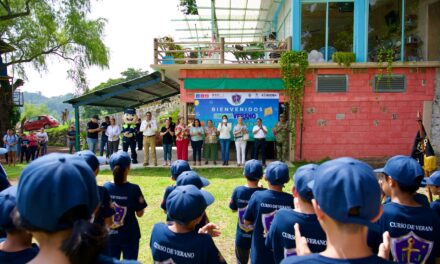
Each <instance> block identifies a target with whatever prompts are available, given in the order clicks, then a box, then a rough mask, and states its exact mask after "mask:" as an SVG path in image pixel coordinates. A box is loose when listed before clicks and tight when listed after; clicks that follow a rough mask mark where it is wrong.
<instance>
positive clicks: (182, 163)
mask: <svg viewBox="0 0 440 264" xmlns="http://www.w3.org/2000/svg"><path fill="white" fill-rule="evenodd" d="M170 170H171V178H173V179H174V180H175V179H177V177H179V175H180V174H181V173H182V172H184V171H190V170H191V167H190V166H189V163H188V161H186V160H176V161H174V162H173V163H172V164H171V168H170Z"/></svg>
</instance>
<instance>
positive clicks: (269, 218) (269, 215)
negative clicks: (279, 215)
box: [261, 211, 277, 237]
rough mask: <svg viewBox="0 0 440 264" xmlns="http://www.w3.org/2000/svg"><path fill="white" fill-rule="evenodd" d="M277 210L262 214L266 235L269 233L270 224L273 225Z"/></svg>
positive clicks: (264, 233)
mask: <svg viewBox="0 0 440 264" xmlns="http://www.w3.org/2000/svg"><path fill="white" fill-rule="evenodd" d="M276 212H277V211H273V212H271V213H267V214H262V215H261V222H262V223H263V229H264V230H263V235H264V237H266V235H267V233H269V230H270V226H271V225H272V221H273V219H274V218H275V214H276Z"/></svg>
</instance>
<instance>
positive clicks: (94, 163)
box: [75, 150, 105, 171]
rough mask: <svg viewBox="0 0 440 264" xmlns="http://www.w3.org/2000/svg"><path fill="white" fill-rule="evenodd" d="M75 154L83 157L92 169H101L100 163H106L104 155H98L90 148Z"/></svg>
mask: <svg viewBox="0 0 440 264" xmlns="http://www.w3.org/2000/svg"><path fill="white" fill-rule="evenodd" d="M75 155H76V156H79V157H81V158H83V159H84V160H85V161H86V162H87V164H89V166H90V168H91V169H92V171H96V170H97V169H99V165H102V164H105V158H104V157H96V155H95V153H93V152H92V151H90V150H82V151H79V152H77V153H75Z"/></svg>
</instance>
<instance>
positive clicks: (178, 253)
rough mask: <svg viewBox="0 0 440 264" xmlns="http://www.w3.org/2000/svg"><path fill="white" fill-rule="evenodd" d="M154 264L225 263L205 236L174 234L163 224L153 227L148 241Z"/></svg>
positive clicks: (209, 239) (209, 238)
mask: <svg viewBox="0 0 440 264" xmlns="http://www.w3.org/2000/svg"><path fill="white" fill-rule="evenodd" d="M150 248H151V253H152V255H153V260H154V263H158V264H159V263H178V264H193V263H209V264H216V263H226V262H225V260H224V258H223V256H222V255H221V253H220V252H219V251H218V249H217V247H216V246H215V244H214V241H213V240H212V237H211V236H209V235H207V234H198V233H197V232H188V233H174V232H173V231H171V230H170V229H169V228H168V226H167V225H166V224H164V223H157V224H155V225H154V226H153V230H152V231H151V240H150Z"/></svg>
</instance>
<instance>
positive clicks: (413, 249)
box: [391, 231, 434, 263]
mask: <svg viewBox="0 0 440 264" xmlns="http://www.w3.org/2000/svg"><path fill="white" fill-rule="evenodd" d="M433 246H434V243H433V242H432V241H429V240H426V239H423V238H421V237H419V236H418V235H416V234H415V233H414V232H412V231H411V232H409V233H408V234H406V235H404V236H401V237H398V238H392V239H391V253H392V254H393V257H394V261H396V262H399V263H425V262H426V260H427V259H428V258H429V255H430V254H431V251H432V248H433Z"/></svg>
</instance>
